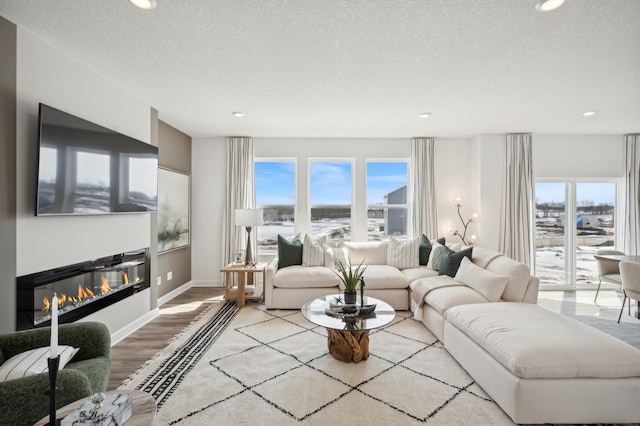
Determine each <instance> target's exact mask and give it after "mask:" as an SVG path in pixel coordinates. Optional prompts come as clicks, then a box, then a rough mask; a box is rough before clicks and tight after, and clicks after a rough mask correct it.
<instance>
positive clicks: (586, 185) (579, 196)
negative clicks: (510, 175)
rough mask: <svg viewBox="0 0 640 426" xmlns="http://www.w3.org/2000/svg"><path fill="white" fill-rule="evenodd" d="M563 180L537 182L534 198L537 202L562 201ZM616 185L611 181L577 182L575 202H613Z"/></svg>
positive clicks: (563, 191) (563, 193) (563, 194)
mask: <svg viewBox="0 0 640 426" xmlns="http://www.w3.org/2000/svg"><path fill="white" fill-rule="evenodd" d="M564 197H565V184H564V182H537V183H536V200H537V201H538V202H539V203H544V202H550V201H557V202H562V201H564ZM615 199H616V185H615V183H613V182H578V184H577V185H576V202H577V203H578V205H580V202H582V201H593V202H594V203H595V204H596V205H598V204H600V203H607V204H615Z"/></svg>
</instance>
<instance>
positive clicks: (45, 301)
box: [41, 297, 51, 312]
mask: <svg viewBox="0 0 640 426" xmlns="http://www.w3.org/2000/svg"><path fill="white" fill-rule="evenodd" d="M42 303H43V305H44V306H43V307H42V309H41V311H42V312H49V308H50V307H51V304H50V303H49V299H47V298H46V297H43V298H42Z"/></svg>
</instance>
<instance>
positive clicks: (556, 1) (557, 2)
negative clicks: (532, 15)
mask: <svg viewBox="0 0 640 426" xmlns="http://www.w3.org/2000/svg"><path fill="white" fill-rule="evenodd" d="M564 2H565V0H543V1H541V2H539V3H538V4H536V10H537V11H538V12H551V11H552V10H556V9H557V8H559V7H560V6H562V5H563V4H564Z"/></svg>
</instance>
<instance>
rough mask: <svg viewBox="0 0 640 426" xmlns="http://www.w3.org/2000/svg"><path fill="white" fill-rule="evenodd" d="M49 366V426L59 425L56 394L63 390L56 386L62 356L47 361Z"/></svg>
mask: <svg viewBox="0 0 640 426" xmlns="http://www.w3.org/2000/svg"><path fill="white" fill-rule="evenodd" d="M47 364H48V365H49V390H48V391H47V392H49V426H56V425H59V424H60V422H59V421H58V420H56V393H57V392H58V391H59V390H60V389H62V388H59V387H57V386H56V381H57V378H58V367H59V366H60V355H58V356H57V357H55V358H49V359H47Z"/></svg>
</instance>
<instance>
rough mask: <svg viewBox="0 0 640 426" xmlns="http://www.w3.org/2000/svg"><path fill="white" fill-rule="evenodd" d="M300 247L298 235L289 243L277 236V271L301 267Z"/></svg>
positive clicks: (301, 245)
mask: <svg viewBox="0 0 640 426" xmlns="http://www.w3.org/2000/svg"><path fill="white" fill-rule="evenodd" d="M302 247H303V244H302V239H301V236H300V234H298V235H296V236H295V238H294V239H293V240H291V241H288V240H287V239H286V238H285V237H283V236H282V235H280V234H278V269H280V268H286V267H287V266H292V265H302Z"/></svg>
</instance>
